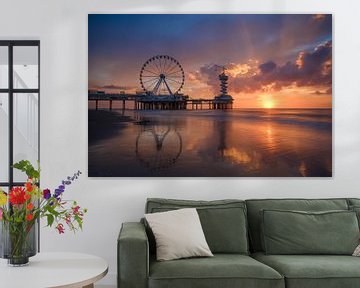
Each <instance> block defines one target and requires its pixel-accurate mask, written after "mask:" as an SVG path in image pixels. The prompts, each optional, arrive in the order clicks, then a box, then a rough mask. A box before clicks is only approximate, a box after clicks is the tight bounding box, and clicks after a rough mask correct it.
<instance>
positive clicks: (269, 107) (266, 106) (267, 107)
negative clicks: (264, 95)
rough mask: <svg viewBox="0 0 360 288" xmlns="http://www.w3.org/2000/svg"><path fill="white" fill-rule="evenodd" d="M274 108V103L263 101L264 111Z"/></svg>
mask: <svg viewBox="0 0 360 288" xmlns="http://www.w3.org/2000/svg"><path fill="white" fill-rule="evenodd" d="M274 106H275V103H274V101H272V100H265V101H264V102H263V107H264V108H266V109H271V108H274Z"/></svg>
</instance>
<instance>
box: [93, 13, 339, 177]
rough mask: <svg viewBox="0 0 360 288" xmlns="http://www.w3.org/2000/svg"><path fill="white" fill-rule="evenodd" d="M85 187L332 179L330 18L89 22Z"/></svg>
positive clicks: (113, 17) (102, 17)
mask: <svg viewBox="0 0 360 288" xmlns="http://www.w3.org/2000/svg"><path fill="white" fill-rule="evenodd" d="M88 57H89V59H88V61H89V66H88V68H89V72H88V121H89V125H88V127H89V131H88V132H89V134H88V135H89V143H88V144H89V147H88V174H89V176H90V177H155V176H158V177H331V176H332V167H333V164H332V15H330V14H226V15H222V14H211V15H206V14H198V15H195V14H159V15H155V14H145V15H144V14H91V15H89V16H88Z"/></svg>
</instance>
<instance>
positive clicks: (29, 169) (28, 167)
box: [13, 160, 40, 180]
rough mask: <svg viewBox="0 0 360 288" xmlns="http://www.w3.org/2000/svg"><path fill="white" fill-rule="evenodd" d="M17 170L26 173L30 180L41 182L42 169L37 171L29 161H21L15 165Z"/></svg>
mask: <svg viewBox="0 0 360 288" xmlns="http://www.w3.org/2000/svg"><path fill="white" fill-rule="evenodd" d="M13 167H14V168H15V169H18V170H20V171H22V172H24V173H26V175H27V176H28V177H29V178H32V179H36V180H39V179H40V168H38V169H35V168H34V166H33V165H32V164H31V163H30V161H29V160H21V161H19V162H17V163H15V164H14V165H13Z"/></svg>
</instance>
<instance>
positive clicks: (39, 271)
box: [0, 252, 108, 288]
mask: <svg viewBox="0 0 360 288" xmlns="http://www.w3.org/2000/svg"><path fill="white" fill-rule="evenodd" d="M107 272H108V264H107V262H106V261H105V260H104V259H102V258H100V257H97V256H93V255H87V254H80V253H68V252H64V253H60V252H57V253H38V254H37V255H36V256H34V257H31V258H30V262H29V265H28V266H23V267H9V266H8V265H7V260H5V259H1V260H0V287H1V288H55V287H56V288H80V287H86V288H92V287H94V283H95V282H96V281H98V280H100V279H101V278H103V277H104V276H105V275H106V274H107Z"/></svg>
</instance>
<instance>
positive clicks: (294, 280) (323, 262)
mask: <svg viewBox="0 0 360 288" xmlns="http://www.w3.org/2000/svg"><path fill="white" fill-rule="evenodd" d="M252 257H253V258H254V259H256V260H258V261H260V262H262V263H264V264H266V265H268V266H270V267H272V268H274V269H275V270H276V271H278V272H279V273H280V274H282V275H284V277H285V283H286V287H287V288H304V287H306V288H319V287H326V288H340V287H341V288H358V287H360V258H359V257H353V256H342V255H341V256H338V255H265V254H264V253H255V254H252Z"/></svg>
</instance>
